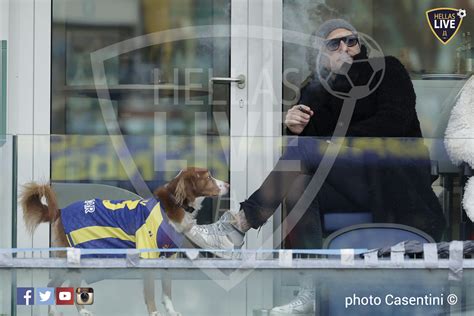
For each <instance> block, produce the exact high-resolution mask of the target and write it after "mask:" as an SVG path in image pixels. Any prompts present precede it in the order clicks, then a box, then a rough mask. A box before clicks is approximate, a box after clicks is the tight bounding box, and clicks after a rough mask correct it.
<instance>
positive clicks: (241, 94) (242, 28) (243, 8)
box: [229, 0, 249, 208]
mask: <svg viewBox="0 0 474 316" xmlns="http://www.w3.org/2000/svg"><path fill="white" fill-rule="evenodd" d="M231 5H232V7H231V43H230V46H231V48H230V67H231V71H230V76H231V77H237V76H239V75H241V74H243V75H244V76H245V77H247V62H248V58H247V49H248V48H247V47H248V38H247V32H248V28H247V27H246V26H247V25H248V5H249V4H248V1H247V0H238V1H231ZM247 90H248V85H247V84H246V85H245V88H244V89H240V88H239V87H238V86H237V84H231V86H230V141H229V143H230V197H231V208H238V207H239V205H238V202H240V201H243V200H244V199H245V197H246V196H247V190H246V187H247V186H246V181H247V178H246V176H247V175H246V172H245V171H246V169H247V138H246V137H247Z"/></svg>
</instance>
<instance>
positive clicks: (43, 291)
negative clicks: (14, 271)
mask: <svg viewBox="0 0 474 316" xmlns="http://www.w3.org/2000/svg"><path fill="white" fill-rule="evenodd" d="M35 290H36V291H35V292H36V297H35V303H36V305H54V297H55V295H54V287H37V288H36V289H35Z"/></svg>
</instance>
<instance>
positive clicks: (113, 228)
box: [61, 199, 183, 258]
mask: <svg viewBox="0 0 474 316" xmlns="http://www.w3.org/2000/svg"><path fill="white" fill-rule="evenodd" d="M61 220H62V224H63V226H64V231H65V233H66V236H67V239H68V242H69V245H70V246H71V247H75V248H86V249H87V248H88V249H91V248H137V249H144V248H161V249H164V248H179V247H180V246H181V244H182V241H183V236H182V235H181V234H179V233H177V232H176V231H175V230H174V228H173V227H172V226H171V225H170V224H169V222H168V218H167V217H166V214H165V213H164V211H163V209H162V208H161V205H160V202H159V201H157V200H155V199H146V200H145V199H142V200H113V201H111V200H100V199H93V200H87V201H79V202H75V203H73V204H70V205H68V206H67V207H65V208H63V209H61ZM163 255H164V256H167V257H169V256H171V255H172V253H163ZM124 256H125V255H118V256H117V255H100V256H98V255H97V256H96V255H86V256H84V257H124ZM140 256H141V257H142V258H158V257H159V256H160V254H159V253H158V252H150V253H147V252H145V253H141V255H140Z"/></svg>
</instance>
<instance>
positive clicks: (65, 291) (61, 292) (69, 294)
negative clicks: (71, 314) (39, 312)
mask: <svg viewBox="0 0 474 316" xmlns="http://www.w3.org/2000/svg"><path fill="white" fill-rule="evenodd" d="M56 305H74V288H73V287H58V288H56Z"/></svg>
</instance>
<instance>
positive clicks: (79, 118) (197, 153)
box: [51, 0, 247, 223]
mask: <svg viewBox="0 0 474 316" xmlns="http://www.w3.org/2000/svg"><path fill="white" fill-rule="evenodd" d="M246 5H247V4H246V2H245V1H232V2H231V1H230V0H204V1H199V2H197V1H191V0H180V1H171V0H169V1H168V0H167V1H155V0H132V1H130V0H127V1H123V0H121V1H117V0H97V1H89V0H84V1H68V0H53V1H52V27H51V32H52V52H51V54H52V63H51V69H52V71H51V91H52V100H51V104H52V106H51V134H55V135H58V136H53V137H52V139H51V180H52V181H56V182H100V183H105V184H110V185H113V186H118V187H123V188H125V189H128V190H130V191H134V192H137V193H138V194H140V195H142V196H143V195H148V194H150V193H151V192H152V191H153V190H154V189H155V188H156V187H157V186H159V185H162V184H163V183H165V182H166V181H169V180H170V179H171V178H173V177H174V176H175V175H176V174H177V173H178V171H179V169H181V168H184V167H186V166H199V167H205V168H208V169H210V170H211V171H212V173H213V175H214V176H215V177H216V178H219V179H222V180H225V181H230V182H231V184H232V188H233V190H232V192H231V195H230V196H231V197H232V196H233V195H234V196H235V195H236V194H238V193H237V191H236V190H235V189H236V188H238V187H240V188H241V189H242V187H243V186H242V185H239V183H238V182H239V181H242V180H241V179H242V176H243V175H244V174H245V170H246V168H245V166H242V161H239V167H238V168H232V167H231V166H232V164H233V163H235V162H236V161H237V160H238V159H232V154H233V153H234V152H235V153H238V154H239V156H242V155H245V152H242V151H241V150H240V149H239V150H238V151H237V150H236V151H233V150H231V147H232V142H233V141H238V140H237V139H235V138H233V137H241V136H245V133H246V129H245V128H244V126H245V122H246V117H247V115H246V114H247V108H246V89H247V87H246V77H247V74H246V69H247V67H246V63H247V60H246V45H247V41H246V38H244V37H242V36H240V35H239V32H243V31H245V30H243V29H242V26H243V25H246V15H247V7H246ZM234 26H236V27H234ZM244 28H245V27H244ZM234 122H238V123H237V125H236V126H234ZM109 135H113V136H109ZM236 146H238V144H237V145H236ZM244 161H245V160H244ZM230 170H236V172H235V173H231V172H230ZM238 170H240V171H238ZM244 194H245V193H244ZM242 195H243V194H242ZM228 201H229V198H227V199H223V200H220V201H213V203H211V202H210V201H206V202H205V207H204V211H203V212H200V217H199V218H198V221H199V222H201V223H207V222H213V221H214V220H215V219H216V218H217V217H218V216H219V214H220V212H219V210H224V209H228ZM210 204H213V205H210Z"/></svg>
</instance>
